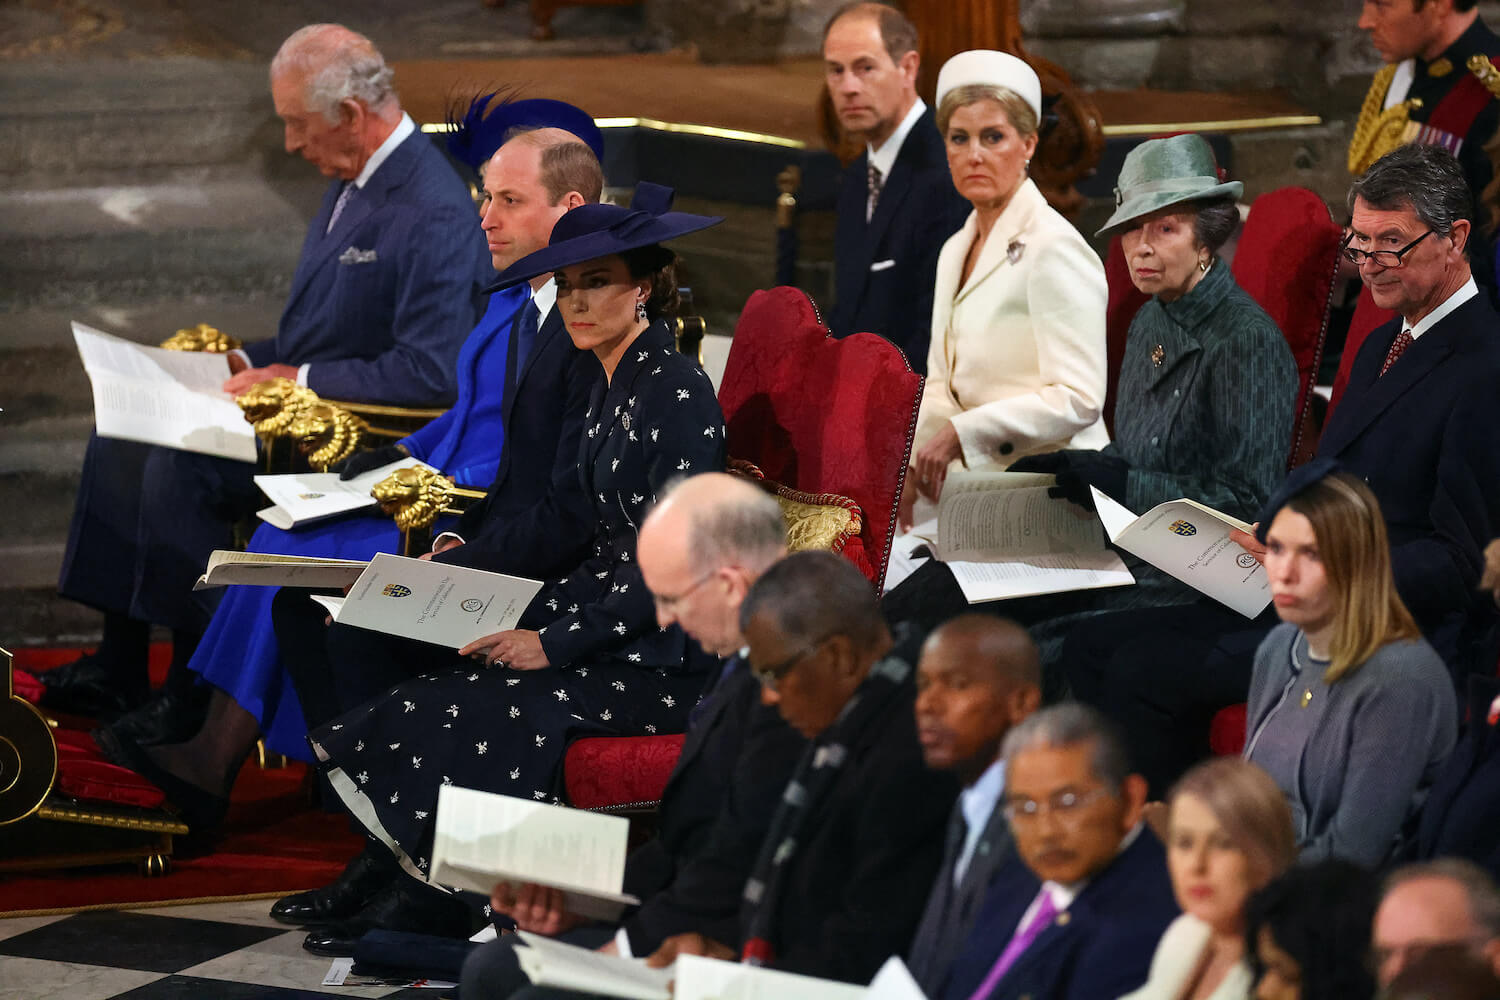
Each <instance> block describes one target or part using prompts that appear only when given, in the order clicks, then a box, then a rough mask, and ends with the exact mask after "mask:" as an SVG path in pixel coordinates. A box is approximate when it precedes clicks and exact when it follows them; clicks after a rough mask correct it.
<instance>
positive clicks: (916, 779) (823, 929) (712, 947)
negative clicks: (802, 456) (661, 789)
mask: <svg viewBox="0 0 1500 1000" xmlns="http://www.w3.org/2000/svg"><path fill="white" fill-rule="evenodd" d="M740 624H741V626H742V631H743V632H744V634H745V638H746V639H747V640H748V642H749V659H750V666H751V668H752V670H753V671H754V674H755V676H756V677H758V678H759V679H760V682H761V685H762V690H761V698H762V701H763V702H764V703H765V704H767V705H772V706H775V708H776V710H777V711H778V712H780V713H781V716H782V718H784V719H785V720H786V721H787V723H788V724H789V725H790V726H791V727H792V728H793V729H796V730H797V731H799V732H801V733H802V734H803V735H804V736H805V737H806V738H807V739H808V741H809V742H810V746H809V747H808V749H807V752H806V753H805V754H804V755H803V757H802V759H801V761H800V762H799V763H798V765H797V768H796V770H795V771H794V772H793V774H792V776H791V780H790V781H789V782H788V783H787V785H786V791H785V792H784V794H783V795H782V796H781V799H780V802H779V803H778V804H777V806H776V809H775V812H774V815H772V816H771V819H770V828H769V833H768V834H767V835H766V837H765V838H764V841H763V843H762V844H761V846H760V848H759V850H758V851H757V852H755V856H754V857H753V858H752V859H751V860H752V864H751V865H750V877H749V879H748V880H747V881H745V883H744V885H743V889H742V891H741V892H739V893H737V894H736V895H735V901H736V903H737V905H738V908H739V920H738V925H737V927H735V928H734V929H733V930H732V931H731V932H729V933H725V934H722V935H720V936H712V935H710V934H708V933H702V932H697V933H686V934H681V935H677V936H675V937H672V938H669V939H668V940H667V941H666V942H665V943H664V944H663V945H662V947H661V948H660V949H659V950H658V951H657V953H656V954H655V955H653V956H651V958H650V960H649V964H652V965H656V966H664V965H667V964H670V963H671V962H672V961H674V960H675V959H676V957H677V955H679V954H706V955H710V956H712V957H715V958H725V959H730V960H733V959H736V958H742V959H743V960H745V961H747V962H750V963H753V964H757V965H764V966H769V967H772V968H776V969H783V970H786V971H789V972H797V973H802V974H804V975H812V976H820V977H823V978H828V979H838V980H843V981H844V982H851V983H858V984H861V985H863V984H865V983H868V982H869V981H870V979H871V978H872V977H873V976H874V975H875V973H876V971H878V970H879V968H880V966H881V964H882V963H884V961H885V960H886V958H888V957H889V956H891V955H894V954H898V953H902V952H904V951H905V950H906V948H907V946H908V945H909V944H910V943H911V938H912V933H913V931H914V930H915V929H916V926H917V921H918V919H919V918H920V917H921V914H922V904H923V901H924V899H925V898H926V894H927V891H928V889H929V888H930V887H931V885H932V880H933V876H934V875H935V874H936V873H937V870H938V865H939V862H940V861H941V858H942V853H943V829H944V826H945V824H946V822H947V817H948V812H949V809H950V808H951V807H952V805H953V800H954V797H955V795H956V793H957V791H958V787H957V781H956V780H955V779H954V777H953V776H952V775H951V774H949V773H947V772H935V771H929V770H928V769H927V768H926V767H925V766H924V764H923V762H922V753H921V748H920V746H919V744H918V741H917V733H916V722H915V718H914V714H913V705H914V702H915V700H916V685H915V683H914V677H915V671H914V670H913V668H912V665H911V664H912V662H913V661H914V659H915V654H916V652H917V648H918V643H917V637H916V636H914V635H910V634H908V633H906V632H904V631H902V632H901V633H899V634H898V635H896V636H894V637H893V636H892V634H891V632H890V630H889V629H888V628H887V627H886V624H885V620H884V618H883V617H882V616H881V613H880V606H879V603H878V601H877V598H876V595H875V591H874V589H873V588H872V587H871V586H870V583H869V581H868V580H866V579H865V578H864V576H863V575H862V574H861V573H860V572H859V571H858V570H857V569H855V568H854V566H853V565H852V564H851V563H850V562H849V561H848V560H846V559H843V558H841V557H839V556H836V555H833V554H832V553H829V552H798V553H795V554H793V555H790V556H788V557H787V558H785V559H783V560H782V561H781V562H779V563H777V564H776V565H775V566H772V567H771V568H770V569H769V570H767V571H766V573H765V574H764V575H763V576H761V578H760V579H759V580H757V581H756V583H755V586H754V587H752V588H751V590H750V593H749V594H748V595H747V596H746V598H745V602H744V604H743V605H742V606H741V608H740ZM527 995H529V994H527Z"/></svg>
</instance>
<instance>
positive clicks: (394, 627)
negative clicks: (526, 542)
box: [309, 552, 542, 649]
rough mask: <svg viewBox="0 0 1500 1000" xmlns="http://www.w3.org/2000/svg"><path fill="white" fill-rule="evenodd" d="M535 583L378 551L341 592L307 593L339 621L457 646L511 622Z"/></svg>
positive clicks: (513, 624) (516, 618)
mask: <svg viewBox="0 0 1500 1000" xmlns="http://www.w3.org/2000/svg"><path fill="white" fill-rule="evenodd" d="M541 589H542V585H541V583H540V582H539V581H537V580H527V579H523V578H522V577H519V576H506V575H505V574H504V573H487V572H485V571H484V570H481V569H470V568H468V567H467V566H450V565H448V564H447V563H440V562H432V561H430V560H426V559H408V558H407V557H406V556H396V555H391V554H390V553H389V552H380V553H377V554H376V556H375V558H374V559H371V560H370V563H369V565H368V566H366V567H365V570H364V572H363V573H360V574H359V578H358V579H357V580H355V581H354V585H353V586H352V587H350V588H349V595H348V596H347V597H329V596H327V595H324V594H311V595H309V596H310V597H311V598H312V599H313V600H314V601H317V602H318V603H319V604H321V605H323V607H325V608H327V609H328V612H329V613H330V614H331V615H333V620H334V621H336V622H338V623H339V624H341V625H353V626H355V627H356V628H367V629H371V630H373V631H375V632H385V633H386V634H388V635H400V636H405V637H406V638H408V639H419V640H421V641H422V642H430V643H433V644H435V645H438V646H447V647H449V648H450V649H462V648H463V647H464V646H467V645H468V644H469V643H471V642H473V641H474V640H475V639H478V638H479V637H480V636H485V635H489V634H491V633H492V632H503V631H505V630H507V629H512V628H515V627H516V622H517V621H519V620H520V618H521V613H522V612H524V611H525V610H526V605H528V604H530V603H531V599H532V598H533V597H535V596H536V594H537V591H539V590H541Z"/></svg>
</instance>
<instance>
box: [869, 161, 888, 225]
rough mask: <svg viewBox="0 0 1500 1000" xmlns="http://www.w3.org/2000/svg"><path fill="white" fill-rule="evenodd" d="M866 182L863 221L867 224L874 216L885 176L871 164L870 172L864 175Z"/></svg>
mask: <svg viewBox="0 0 1500 1000" xmlns="http://www.w3.org/2000/svg"><path fill="white" fill-rule="evenodd" d="M866 182H867V186H866V191H867V194H866V197H865V221H866V222H869V221H870V219H871V218H873V217H874V215H875V203H876V202H878V201H879V200H880V189H881V187H883V186H884V185H885V175H884V174H882V173H881V172H880V168H879V167H877V166H876V165H875V164H873V163H872V164H870V172H869V173H868V174H867V175H866Z"/></svg>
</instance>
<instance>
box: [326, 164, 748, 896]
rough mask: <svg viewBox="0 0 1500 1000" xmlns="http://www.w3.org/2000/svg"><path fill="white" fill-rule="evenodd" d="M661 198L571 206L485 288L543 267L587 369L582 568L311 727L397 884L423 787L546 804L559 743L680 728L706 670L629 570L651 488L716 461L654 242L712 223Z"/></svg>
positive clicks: (706, 404)
mask: <svg viewBox="0 0 1500 1000" xmlns="http://www.w3.org/2000/svg"><path fill="white" fill-rule="evenodd" d="M643 203H645V204H646V205H649V206H650V207H651V208H654V209H657V210H655V211H652V210H650V209H643V208H642V207H641V206H642V205H643ZM670 204H671V191H670V189H666V188H659V187H657V186H655V185H642V186H641V188H638V190H637V193H636V198H635V202H634V206H633V207H632V208H631V209H624V208H619V207H616V206H613V205H585V206H583V207H580V208H577V209H574V210H573V211H571V212H569V213H568V214H567V215H565V216H563V217H562V219H561V220H559V221H558V223H557V225H556V227H555V228H554V229H553V232H552V240H551V243H550V245H549V246H548V247H547V248H546V249H544V250H540V251H538V252H536V253H534V254H532V255H530V256H529V257H526V258H523V259H522V260H520V261H518V262H517V263H516V264H515V265H514V266H512V267H511V268H510V269H508V270H507V271H506V272H505V273H504V274H502V275H501V281H500V285H499V286H497V287H504V286H506V285H509V284H513V283H515V282H519V281H522V280H525V279H527V278H530V277H533V276H535V275H537V274H542V273H547V272H549V271H550V272H553V273H554V275H555V280H556V282H557V290H558V292H557V306H558V310H559V311H560V312H561V314H562V317H563V322H564V323H565V325H566V326H567V328H568V335H569V336H570V337H571V338H572V339H573V342H574V344H576V345H577V346H578V347H579V348H580V349H584V350H592V351H593V352H594V354H595V356H596V357H598V359H599V362H600V367H601V371H600V376H599V381H598V383H597V384H596V386H595V387H594V392H593V395H592V397H591V400H590V407H589V411H588V417H587V419H586V421H585V425H584V426H585V433H584V436H583V438H582V439H581V440H580V442H579V461H578V465H579V488H580V489H583V490H586V491H587V493H588V495H589V498H590V501H591V502H592V504H593V506H594V510H595V512H596V514H597V516H598V528H597V531H596V534H595V541H594V550H593V555H592V557H591V558H589V559H588V560H587V561H585V562H584V563H583V564H582V565H581V566H579V567H578V568H577V569H575V570H574V571H573V572H572V573H570V574H569V575H568V576H567V577H566V578H564V579H561V580H557V581H553V582H551V583H549V584H548V585H547V586H545V587H544V588H543V589H542V591H541V592H540V593H539V594H538V595H537V597H536V598H535V600H533V601H532V603H531V605H530V606H529V607H528V608H527V610H526V612H525V614H523V615H522V617H521V620H520V622H519V626H520V627H518V628H516V629H512V630H509V631H506V632H500V633H496V634H494V635H490V636H486V637H484V638H482V639H479V640H477V641H475V642H474V643H472V644H470V645H469V646H468V647H466V648H465V649H463V650H461V651H460V654H461V655H462V657H463V658H458V659H455V662H454V665H453V667H452V668H451V669H449V670H446V671H440V672H437V673H432V674H427V675H424V676H421V677H418V678H416V679H414V680H411V681H407V682H404V683H402V684H399V685H397V686H396V687H394V688H392V689H391V690H390V691H389V692H388V693H387V694H386V695H385V696H384V697H383V698H381V699H379V700H377V701H375V702H373V703H371V704H370V705H368V706H366V707H362V708H358V709H355V710H354V711H353V712H350V713H348V714H347V715H345V716H343V717H342V718H340V719H338V720H337V721H335V722H333V723H331V724H330V725H328V726H326V727H324V728H323V729H321V730H319V731H317V732H315V733H313V734H312V739H313V747H314V750H315V752H316V753H317V755H318V757H319V759H320V760H322V761H324V762H326V763H325V765H324V766H325V769H326V771H327V773H328V775H329V778H330V781H331V782H332V784H333V786H334V788H335V789H337V790H338V792H339V794H340V795H341V796H342V797H343V798H344V800H345V803H346V805H348V806H349V807H350V810H351V812H353V813H354V814H355V815H356V816H357V817H359V818H360V820H361V821H362V822H363V823H364V824H365V825H366V827H367V828H368V829H369V831H370V832H371V834H373V835H374V836H375V837H377V838H378V839H380V840H382V841H385V842H386V843H387V844H388V845H389V846H391V847H392V849H393V850H394V851H395V852H396V855H397V858H398V860H399V861H400V862H401V864H402V867H403V868H405V869H406V870H407V871H408V872H409V873H410V874H413V875H416V876H418V877H422V876H423V875H424V874H425V870H426V868H427V863H428V851H429V848H430V844H431V833H432V825H433V813H434V812H435V810H436V805H435V804H436V801H437V789H438V786H439V785H441V784H450V783H451V784H456V785H461V786H466V787H471V788H480V789H484V790H487V791H493V792H501V793H505V794H512V795H517V796H521V797H524V798H534V799H546V800H554V799H555V798H556V794H557V790H558V787H559V783H560V782H559V778H560V771H561V767H562V759H563V752H564V750H565V749H566V747H567V744H568V742H569V740H571V739H573V738H576V737H578V736H595V735H616V736H619V735H638V734H644V733H654V732H662V733H670V732H680V731H682V730H683V729H685V728H686V726H687V713H688V710H689V709H690V708H691V707H692V706H693V704H694V702H695V701H696V699H697V696H698V694H699V693H700V691H701V689H702V687H703V676H702V669H703V667H704V665H705V664H706V661H705V660H704V659H703V657H702V655H701V653H699V652H698V650H697V647H696V646H692V645H691V644H690V643H689V641H688V640H687V637H686V636H685V635H684V634H683V633H682V632H681V630H679V629H678V628H677V627H676V626H672V627H670V628H663V627H660V626H658V625H657V622H656V615H655V606H654V603H653V601H652V598H651V594H650V592H649V591H648V590H647V589H646V585H645V583H644V582H643V581H642V579H641V574H640V570H639V569H637V568H636V560H635V545H636V531H637V528H638V526H639V525H640V522H641V520H642V518H643V517H644V516H645V513H646V511H647V510H648V509H649V508H650V506H651V504H652V502H653V501H654V499H655V496H656V493H657V492H658V491H659V490H661V489H662V487H663V486H664V485H665V484H666V483H667V482H668V481H669V480H670V479H671V478H672V477H674V476H679V475H685V474H689V473H696V472H703V471H711V470H716V469H722V468H723V467H724V416H723V413H722V412H721V411H720V410H719V404H718V401H717V400H716V399H715V397H714V390H713V386H712V384H711V383H710V382H709V379H708V376H707V375H705V374H704V373H703V370H702V369H701V368H700V367H699V366H698V365H697V364H696V363H695V362H693V361H692V360H691V359H690V358H687V357H685V356H683V355H681V354H679V353H677V351H676V350H675V347H674V341H673V336H672V333H671V331H670V330H669V329H668V327H667V324H666V322H665V320H664V319H663V318H662V317H663V316H664V315H666V314H669V313H670V312H671V311H672V310H673V308H674V307H675V305H676V297H677V292H676V283H675V280H674V278H673V267H674V261H675V255H674V254H673V253H672V252H671V251H670V250H666V249H664V248H662V247H661V246H659V245H658V244H659V243H660V241H662V240H664V239H668V238H671V237H672V236H676V235H681V234H682V233H684V232H691V231H692V230H694V229H702V228H705V227H706V226H709V225H713V224H714V223H716V222H717V221H719V220H717V219H711V218H708V217H704V216H693V215H686V214H685V213H677V212H668V211H666V209H667V208H668V207H670ZM690 650H691V653H690Z"/></svg>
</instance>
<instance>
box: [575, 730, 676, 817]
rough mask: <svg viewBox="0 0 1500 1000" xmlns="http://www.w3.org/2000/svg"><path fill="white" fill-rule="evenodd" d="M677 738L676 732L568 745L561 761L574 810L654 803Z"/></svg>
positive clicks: (669, 771) (664, 783)
mask: <svg viewBox="0 0 1500 1000" xmlns="http://www.w3.org/2000/svg"><path fill="white" fill-rule="evenodd" d="M682 740H683V737H682V735H681V734H678V735H676V736H614V737H606V736H599V737H592V738H589V739H584V740H575V741H573V743H572V744H570V745H569V746H568V755H567V757H566V758H565V759H564V761H563V781H564V784H565V786H566V788H567V796H568V802H569V803H570V804H572V805H573V806H575V807H576V808H579V809H619V808H623V807H625V806H651V805H655V804H656V803H657V802H660V801H661V793H662V789H664V788H666V787H667V779H668V778H670V777H671V776H672V768H673V767H675V766H676V764H677V755H678V754H679V753H681V752H682Z"/></svg>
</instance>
